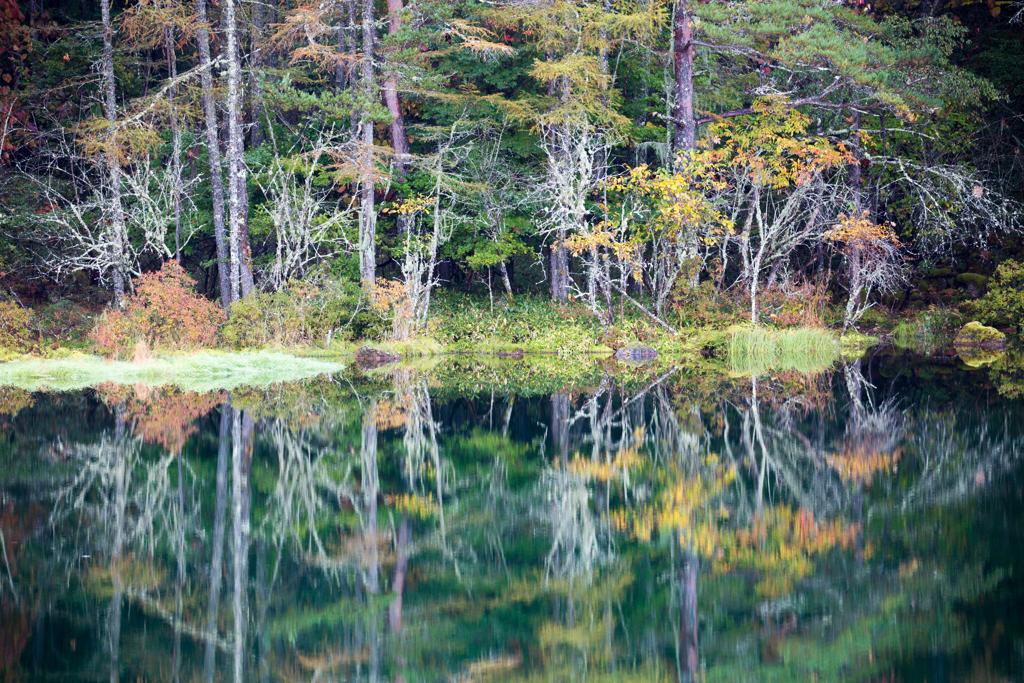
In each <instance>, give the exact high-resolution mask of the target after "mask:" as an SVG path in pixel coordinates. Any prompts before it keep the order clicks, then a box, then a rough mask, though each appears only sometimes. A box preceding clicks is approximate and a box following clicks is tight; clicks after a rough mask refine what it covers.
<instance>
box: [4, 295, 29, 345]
mask: <svg viewBox="0 0 1024 683" xmlns="http://www.w3.org/2000/svg"><path fill="white" fill-rule="evenodd" d="M34 329H35V316H34V315H33V314H32V311H30V310H28V309H27V308H25V307H23V306H20V305H19V304H18V303H17V302H15V301H10V300H0V348H2V349H4V350H6V351H14V352H16V353H24V352H25V351H28V350H29V348H30V347H31V346H32V341H33V337H34V336H35V335H34V334H33V330H34Z"/></svg>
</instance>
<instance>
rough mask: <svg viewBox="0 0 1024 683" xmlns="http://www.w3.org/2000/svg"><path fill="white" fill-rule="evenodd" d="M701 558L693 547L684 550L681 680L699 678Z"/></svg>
mask: <svg viewBox="0 0 1024 683" xmlns="http://www.w3.org/2000/svg"><path fill="white" fill-rule="evenodd" d="M699 573H700V558H699V557H698V556H697V553H696V552H694V551H693V550H692V549H687V550H684V551H683V553H682V557H681V558H680V567H679V680H680V681H684V682H687V683H689V682H690V681H696V680H697V673H698V670H699V668H700V651H699V649H698V642H697V628H698V624H699V619H698V613H697V576H698V574H699Z"/></svg>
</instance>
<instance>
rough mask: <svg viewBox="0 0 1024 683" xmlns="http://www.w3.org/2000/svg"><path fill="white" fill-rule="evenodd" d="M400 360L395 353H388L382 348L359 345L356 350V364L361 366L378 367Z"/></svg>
mask: <svg viewBox="0 0 1024 683" xmlns="http://www.w3.org/2000/svg"><path fill="white" fill-rule="evenodd" d="M400 360H402V356H401V355H400V354H397V353H389V352H387V351H384V350H383V349H375V348H373V347H370V346H360V347H359V350H358V351H356V364H358V365H359V367H361V368H371V369H372V368H379V367H380V366H382V365H387V364H388V363H395V362H397V361H400Z"/></svg>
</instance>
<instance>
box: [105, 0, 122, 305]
mask: <svg viewBox="0 0 1024 683" xmlns="http://www.w3.org/2000/svg"><path fill="white" fill-rule="evenodd" d="M100 12H101V14H102V20H103V90H104V101H103V109H104V113H105V114H106V117H107V123H108V124H109V125H110V133H109V135H108V136H107V145H106V162H107V172H108V173H109V174H110V209H109V210H110V217H109V220H110V226H111V235H110V250H111V261H112V263H113V280H114V303H115V304H116V305H117V307H118V308H120V307H122V306H123V305H124V284H125V283H124V277H125V262H124V243H125V223H124V211H123V209H122V208H121V161H120V159H119V158H118V155H117V141H116V139H115V136H116V133H117V99H116V97H115V94H114V29H113V25H112V24H111V20H110V0H101V2H100Z"/></svg>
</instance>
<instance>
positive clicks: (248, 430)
mask: <svg viewBox="0 0 1024 683" xmlns="http://www.w3.org/2000/svg"><path fill="white" fill-rule="evenodd" d="M233 412H234V415H233V418H234V419H233V424H232V428H231V436H232V453H231V456H232V457H231V480H232V481H231V483H232V492H231V493H232V496H231V522H232V539H231V540H232V544H231V545H232V552H233V555H234V579H235V595H234V618H235V642H234V645H235V669H234V673H235V681H241V680H242V679H243V675H244V672H245V639H246V633H245V630H246V623H247V621H248V612H249V610H248V600H247V590H246V589H247V586H248V580H249V502H250V501H249V495H250V490H249V474H250V469H251V466H252V436H253V427H254V425H253V420H252V417H251V416H250V415H249V411H248V410H243V411H238V410H235V411H233Z"/></svg>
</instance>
